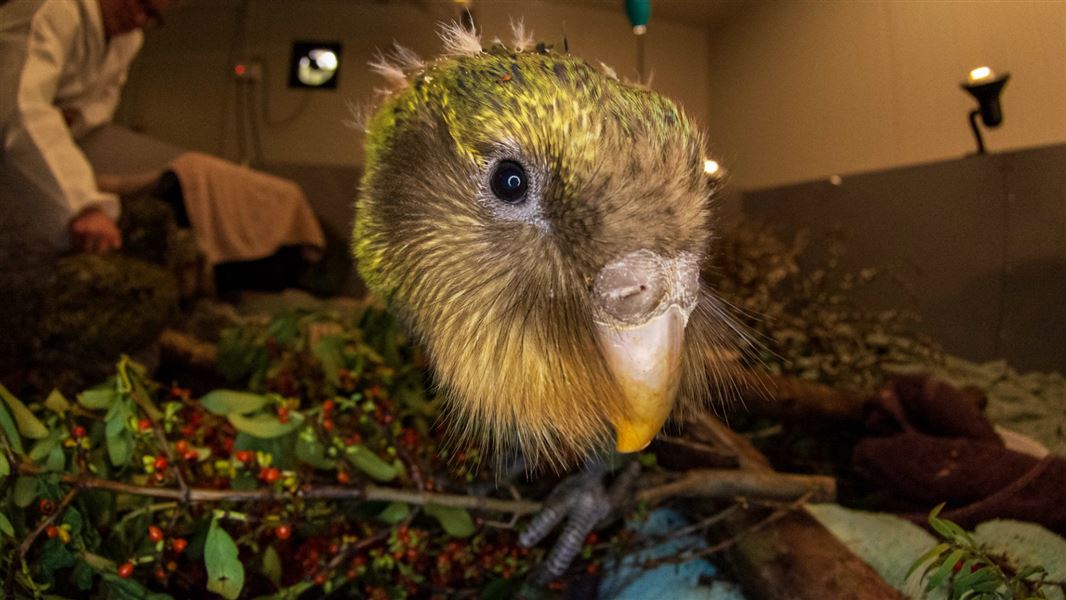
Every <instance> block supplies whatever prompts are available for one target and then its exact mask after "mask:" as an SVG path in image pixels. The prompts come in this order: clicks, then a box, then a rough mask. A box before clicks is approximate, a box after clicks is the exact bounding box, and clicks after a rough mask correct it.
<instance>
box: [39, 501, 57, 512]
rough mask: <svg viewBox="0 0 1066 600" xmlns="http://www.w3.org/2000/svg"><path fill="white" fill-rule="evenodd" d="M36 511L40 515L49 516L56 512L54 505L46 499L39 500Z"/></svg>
mask: <svg viewBox="0 0 1066 600" xmlns="http://www.w3.org/2000/svg"><path fill="white" fill-rule="evenodd" d="M37 510H39V511H41V514H42V515H51V514H52V513H54V512H55V511H56V503H55V502H52V501H51V500H49V499H48V498H41V501H40V502H38V503H37Z"/></svg>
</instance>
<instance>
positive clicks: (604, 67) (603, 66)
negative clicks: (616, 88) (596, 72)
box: [600, 62, 618, 81]
mask: <svg viewBox="0 0 1066 600" xmlns="http://www.w3.org/2000/svg"><path fill="white" fill-rule="evenodd" d="M600 70H601V71H603V74H604V75H606V76H608V77H610V78H611V79H613V80H615V81H618V73H617V72H615V70H614V68H613V67H611V65H608V64H607V63H602V62H601V63H600Z"/></svg>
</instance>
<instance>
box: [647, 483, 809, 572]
mask: <svg viewBox="0 0 1066 600" xmlns="http://www.w3.org/2000/svg"><path fill="white" fill-rule="evenodd" d="M810 495H811V494H810V493H807V494H805V495H804V496H803V497H802V498H799V499H797V500H796V501H795V502H792V503H791V504H788V505H787V506H782V507H781V508H778V509H777V510H775V511H774V512H772V513H770V514H769V515H768V516H767V517H766V518H765V519H763V520H761V521H759V522H758V523H756V524H754V525H752V526H751V527H748V528H747V529H745V530H744V531H741V532H739V533H737V534H736V535H734V536H733V537H730V538H728V539H725V540H722V541H721V542H718V543H717V544H715V545H713V546H709V547H707V548H701V549H699V550H693V551H688V552H682V553H680V554H676V555H673V556H664V557H662V558H657V559H649V560H646V561H644V562H643V563H642V564H641V565H640V566H641V567H643V568H645V569H654V568H655V567H658V566H659V565H664V564H677V563H683V562H688V561H690V560H695V559H697V558H703V557H705V556H710V555H712V554H717V553H719V552H721V551H723V550H728V549H729V548H732V547H733V546H734V545H736V543H737V542H739V541H740V540H741V539H743V538H744V536H746V535H748V534H750V533H754V532H756V531H759V530H760V529H763V528H764V527H766V526H768V525H770V524H772V523H774V522H776V521H778V520H780V519H782V518H783V517H785V516H786V515H788V514H789V513H791V512H793V511H795V510H798V509H799V508H800V507H802V506H803V505H804V504H806V503H807V501H808V500H809V499H810Z"/></svg>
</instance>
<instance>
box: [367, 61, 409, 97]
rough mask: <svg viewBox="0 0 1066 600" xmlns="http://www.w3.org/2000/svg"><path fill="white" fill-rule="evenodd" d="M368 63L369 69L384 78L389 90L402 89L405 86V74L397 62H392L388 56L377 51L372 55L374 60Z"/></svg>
mask: <svg viewBox="0 0 1066 600" xmlns="http://www.w3.org/2000/svg"><path fill="white" fill-rule="evenodd" d="M369 64H370V70H371V71H373V72H375V73H377V74H378V75H381V76H382V77H384V78H385V83H387V84H388V86H389V89H390V90H391V91H397V90H402V89H403V88H405V87H407V74H406V73H404V72H403V69H402V68H401V67H400V65H399V64H397V63H395V62H393V61H392V59H391V58H390V57H388V56H386V55H385V54H383V53H382V52H378V53H377V54H376V55H375V56H374V60H372V61H370V63H369Z"/></svg>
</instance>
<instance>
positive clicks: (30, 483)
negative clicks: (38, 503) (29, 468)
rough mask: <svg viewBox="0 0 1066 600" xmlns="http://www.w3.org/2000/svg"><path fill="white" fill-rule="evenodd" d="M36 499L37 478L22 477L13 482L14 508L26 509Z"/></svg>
mask: <svg viewBox="0 0 1066 600" xmlns="http://www.w3.org/2000/svg"><path fill="white" fill-rule="evenodd" d="M36 499H37V478H36V477H33V476H31V475H23V476H21V477H19V478H18V479H16V480H15V506H17V507H19V508H26V507H27V506H29V505H31V504H33V501H34V500H36Z"/></svg>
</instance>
